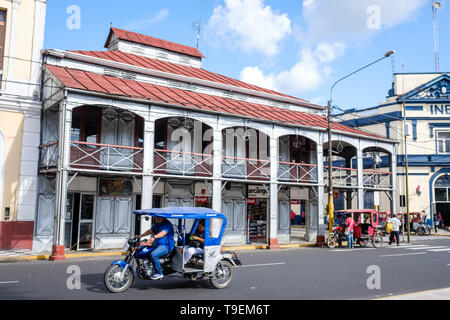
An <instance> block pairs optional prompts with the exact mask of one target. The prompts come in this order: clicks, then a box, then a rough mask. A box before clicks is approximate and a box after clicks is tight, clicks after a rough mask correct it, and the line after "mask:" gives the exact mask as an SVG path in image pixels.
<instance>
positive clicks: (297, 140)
mask: <svg viewBox="0 0 450 320" xmlns="http://www.w3.org/2000/svg"><path fill="white" fill-rule="evenodd" d="M316 148H317V145H316V143H315V142H314V141H312V140H310V139H308V138H306V137H303V136H300V135H285V136H281V137H280V138H279V139H278V152H279V163H278V181H279V182H281V183H286V184H285V185H284V186H283V187H282V188H280V190H279V192H278V221H279V223H278V230H277V238H278V241H279V242H280V243H289V242H291V241H295V240H302V239H304V237H305V235H306V231H307V230H306V229H308V228H309V227H311V223H310V222H311V221H312V220H313V219H311V217H312V215H313V211H314V209H313V207H314V204H313V202H314V201H312V200H313V198H314V196H313V194H314V191H313V190H312V189H311V187H308V185H312V184H316V183H318V171H317V153H316Z"/></svg>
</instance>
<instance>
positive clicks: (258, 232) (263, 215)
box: [247, 198, 267, 243]
mask: <svg viewBox="0 0 450 320" xmlns="http://www.w3.org/2000/svg"><path fill="white" fill-rule="evenodd" d="M247 219H248V221H247V223H248V226H247V228H248V240H250V242H262V243H267V199H257V198H249V199H247Z"/></svg>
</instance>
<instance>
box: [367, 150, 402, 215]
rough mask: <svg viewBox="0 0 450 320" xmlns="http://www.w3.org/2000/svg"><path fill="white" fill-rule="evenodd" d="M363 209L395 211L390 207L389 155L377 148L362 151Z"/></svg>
mask: <svg viewBox="0 0 450 320" xmlns="http://www.w3.org/2000/svg"><path fill="white" fill-rule="evenodd" d="M362 153H363V167H364V168H363V186H364V208H365V209H376V210H379V211H383V212H386V211H391V210H395V208H391V207H392V203H391V201H392V196H391V194H390V192H391V191H390V189H391V188H392V179H393V178H394V177H393V175H392V162H391V154H390V153H389V152H388V151H386V150H384V149H382V148H379V147H368V148H365V149H363V151H362Z"/></svg>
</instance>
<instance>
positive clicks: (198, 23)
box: [192, 0, 204, 49]
mask: <svg viewBox="0 0 450 320" xmlns="http://www.w3.org/2000/svg"><path fill="white" fill-rule="evenodd" d="M200 1H201V2H202V7H201V9H200V20H197V21H194V22H193V23H192V28H194V29H195V30H197V49H198V44H199V42H200V31H201V28H202V15H203V5H204V0H200Z"/></svg>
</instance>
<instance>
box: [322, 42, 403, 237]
mask: <svg viewBox="0 0 450 320" xmlns="http://www.w3.org/2000/svg"><path fill="white" fill-rule="evenodd" d="M394 53H395V51H394V50H390V51H388V52H386V53H385V54H384V56H383V57H382V58H379V59H377V60H375V61H374V62H371V63H369V64H368V65H365V66H364V67H362V68H359V69H358V70H355V71H353V72H352V73H349V74H348V75H346V76H345V77H342V78H340V79H339V80H337V81H336V82H335V83H334V84H333V85H332V86H331V90H330V100H328V105H327V108H328V231H329V232H330V233H331V232H332V231H333V220H334V204H333V163H332V162H333V161H332V157H333V153H332V144H331V108H332V107H331V104H332V101H333V89H334V87H335V86H336V85H337V84H338V83H339V82H341V81H342V80H344V79H347V78H348V77H350V76H352V75H354V74H355V73H357V72H359V71H361V70H363V69H366V68H368V67H370V66H371V65H373V64H375V63H377V62H379V61H381V60H383V59H386V58H388V57H390V56H391V55H393V54H394ZM361 169H362V168H358V170H361Z"/></svg>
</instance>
